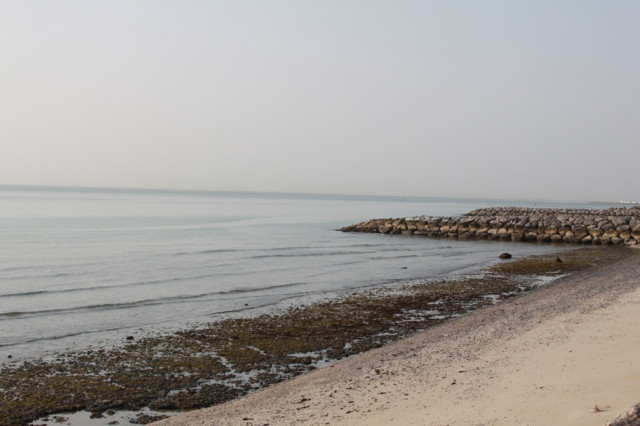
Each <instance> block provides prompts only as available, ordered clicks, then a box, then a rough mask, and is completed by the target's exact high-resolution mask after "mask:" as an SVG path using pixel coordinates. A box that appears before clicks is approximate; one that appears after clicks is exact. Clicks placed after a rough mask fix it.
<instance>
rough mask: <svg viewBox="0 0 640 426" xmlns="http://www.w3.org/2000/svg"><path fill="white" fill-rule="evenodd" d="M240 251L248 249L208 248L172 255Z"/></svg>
mask: <svg viewBox="0 0 640 426" xmlns="http://www.w3.org/2000/svg"><path fill="white" fill-rule="evenodd" d="M241 251H248V250H243V249H208V250H197V251H181V252H178V253H174V254H173V255H174V256H187V255H198V254H214V253H236V252H241Z"/></svg>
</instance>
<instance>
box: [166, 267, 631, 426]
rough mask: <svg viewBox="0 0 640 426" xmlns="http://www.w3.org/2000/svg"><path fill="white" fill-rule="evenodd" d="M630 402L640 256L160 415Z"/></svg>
mask: <svg viewBox="0 0 640 426" xmlns="http://www.w3.org/2000/svg"><path fill="white" fill-rule="evenodd" d="M637 402H640V256H635V257H633V258H631V259H629V260H627V261H624V262H623V263H620V264H617V265H613V266H609V267H606V268H602V269H600V270H599V271H597V272H595V273H591V274H588V275H587V274H577V275H575V276H573V277H569V278H565V279H563V280H560V281H558V282H557V283H556V284H553V285H551V286H549V287H546V288H542V289H539V290H536V291H532V292H531V293H529V294H527V295H524V296H522V297H519V298H515V299H511V300H510V301H507V302H504V303H502V304H500V305H497V306H494V307H491V308H487V309H483V310H480V311H476V312H473V313H471V314H468V315H465V316H463V317H460V318H457V319H454V320H452V321H449V322H448V323H445V324H443V325H441V326H438V327H435V328H432V329H430V330H427V331H425V332H422V333H419V334H416V335H414V336H412V337H409V338H407V339H404V340H401V341H399V342H396V343H394V344H391V345H388V346H386V347H383V348H380V349H376V350H373V351H370V352H367V353H364V354H361V355H358V356H355V357H352V358H350V359H347V360H343V361H341V362H338V363H336V364H335V365H333V366H330V367H327V368H324V369H320V370H317V371H314V372H312V373H309V374H305V375H303V376H300V377H298V378H296V379H293V380H290V381H288V382H285V383H282V384H279V385H276V386H273V387H271V388H269V389H265V390H262V391H259V392H256V393H254V394H251V395H248V396H246V397H244V398H241V399H239V400H236V401H232V402H230V403H227V404H224V405H221V406H217V407H212V408H209V409H204V410H199V411H193V412H190V413H186V414H184V415H181V416H178V417H174V418H172V419H169V420H166V421H164V422H161V423H160V424H164V425H186V424H191V425H202V424H206V425H214V424H215V425H218V424H221V425H226V424H233V425H236V424H238V425H265V424H269V425H281V424H297V423H303V422H304V423H305V424H330V425H336V424H349V425H390V424H394V425H447V424H450V425H480V424H497V425H516V424H517V425H602V424H604V423H606V422H607V420H610V419H613V418H614V417H615V416H616V415H617V414H618V413H620V412H623V411H625V410H626V409H627V408H629V407H631V406H632V405H634V404H636V403H637ZM594 405H598V407H600V408H601V409H603V410H605V411H601V412H591V411H590V410H591V409H592V408H593V407H594Z"/></svg>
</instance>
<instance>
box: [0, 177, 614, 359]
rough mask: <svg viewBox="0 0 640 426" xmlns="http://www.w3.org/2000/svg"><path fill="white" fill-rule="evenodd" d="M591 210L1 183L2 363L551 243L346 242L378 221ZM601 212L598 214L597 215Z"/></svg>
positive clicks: (474, 264)
mask: <svg viewBox="0 0 640 426" xmlns="http://www.w3.org/2000/svg"><path fill="white" fill-rule="evenodd" d="M488 206H522V207H533V206H537V207H575V208H581V207H583V208H594V207H596V206H594V205H593V204H591V203H587V202H585V203H575V202H573V203H559V202H544V201H523V200H482V199H448V198H415V197H404V198H403V197H378V196H376V197H370V196H341V195H305V194H264V193H233V192H203V191H172V190H124V189H91V188H51V187H7V186H4V187H0V363H17V362H20V361H24V360H29V359H35V358H40V357H47V356H53V355H56V354H61V353H65V352H69V351H76V350H82V349H87V348H89V347H95V346H105V345H106V346H108V345H113V344H118V343H119V342H120V343H122V342H123V341H124V340H125V338H126V336H130V335H136V336H139V335H141V334H146V335H148V334H153V333H162V332H167V331H171V330H175V329H180V328H185V327H191V326H197V325H199V324H204V323H207V322H212V321H215V320H219V319H222V318H226V317H229V316H234V315H257V314H260V313H264V312H274V311H277V310H279V309H283V308H284V307H287V306H291V305H292V304H300V303H309V302H313V301H315V300H319V299H323V298H328V297H334V296H336V295H340V294H344V293H345V292H348V291H353V290H356V289H364V288H370V287H375V286H381V285H396V284H401V283H407V282H411V281H414V280H421V279H432V278H438V277H449V276H453V275H461V274H470V273H473V272H477V271H478V270H480V269H481V268H483V267H486V266H487V265H489V264H491V263H492V262H495V261H496V259H497V257H498V255H499V254H500V253H502V252H505V251H508V252H510V253H512V254H513V255H515V256H521V255H522V256H523V255H529V254H538V253H544V252H548V251H549V250H555V249H557V248H554V247H552V246H549V245H539V244H525V243H506V242H488V241H455V240H443V239H428V238H422V237H407V236H390V235H379V234H355V233H343V232H339V231H338V229H339V228H341V227H343V226H346V225H350V224H353V223H357V222H361V221H364V220H367V219H371V218H387V217H410V216H420V215H431V216H454V215H460V214H464V213H466V212H468V211H471V210H473V209H476V208H480V207H488ZM597 207H602V206H601V205H600V206H597Z"/></svg>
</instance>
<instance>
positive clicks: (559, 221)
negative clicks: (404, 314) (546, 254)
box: [341, 207, 640, 247]
mask: <svg viewBox="0 0 640 426" xmlns="http://www.w3.org/2000/svg"><path fill="white" fill-rule="evenodd" d="M341 231H343V232H371V233H380V234H401V235H416V236H425V237H439V238H453V239H459V240H498V241H531V242H540V243H572V244H603V245H626V246H638V247H640V208H638V207H633V208H618V207H612V208H609V209H537V208H519V207H492V208H485V209H478V210H474V211H472V212H469V213H467V214H466V215H463V216H455V217H435V216H419V217H410V218H390V219H371V220H368V221H366V222H362V223H358V224H355V225H351V226H347V227H345V228H342V229H341Z"/></svg>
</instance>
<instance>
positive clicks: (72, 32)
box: [0, 0, 640, 201]
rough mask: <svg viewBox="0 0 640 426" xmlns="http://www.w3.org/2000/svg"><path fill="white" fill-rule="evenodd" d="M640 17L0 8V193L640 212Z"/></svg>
mask: <svg viewBox="0 0 640 426" xmlns="http://www.w3.org/2000/svg"><path fill="white" fill-rule="evenodd" d="M639 22H640V2H639V1H636V0H627V1H625V0H618V1H605V0H601V1H590V0H576V1H572V0H563V1H557V0H553V1H545V0H532V1H524V0H523V1H511V0H503V1H496V0H486V1H482V2H478V1H472V0H469V1H457V0H446V1H444V0H442V1H404V0H399V1H379V0H367V1H360V0H351V1H345V0H339V1H334V0H326V1H314V0H309V1H287V0H273V1H266V0H256V1H242V0H238V1H224V2H223V1H215V0H202V1H197V0H180V1H177V0H176V1H166V0H148V1H143V0H109V1H91V0H80V1H74V0H64V1H63V0H51V1H32V0H15V1H12V0H0V185H52V186H83V187H87V186H89V187H115V188H164V189H194V190H226V191H265V192H293V193H324V194H359V195H402V196H424V197H429V196H434V197H469V198H518V199H536V200H582V201H595V200H599V201H612V200H635V201H640V185H639V183H640V167H639V159H640V25H638V23H639Z"/></svg>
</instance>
